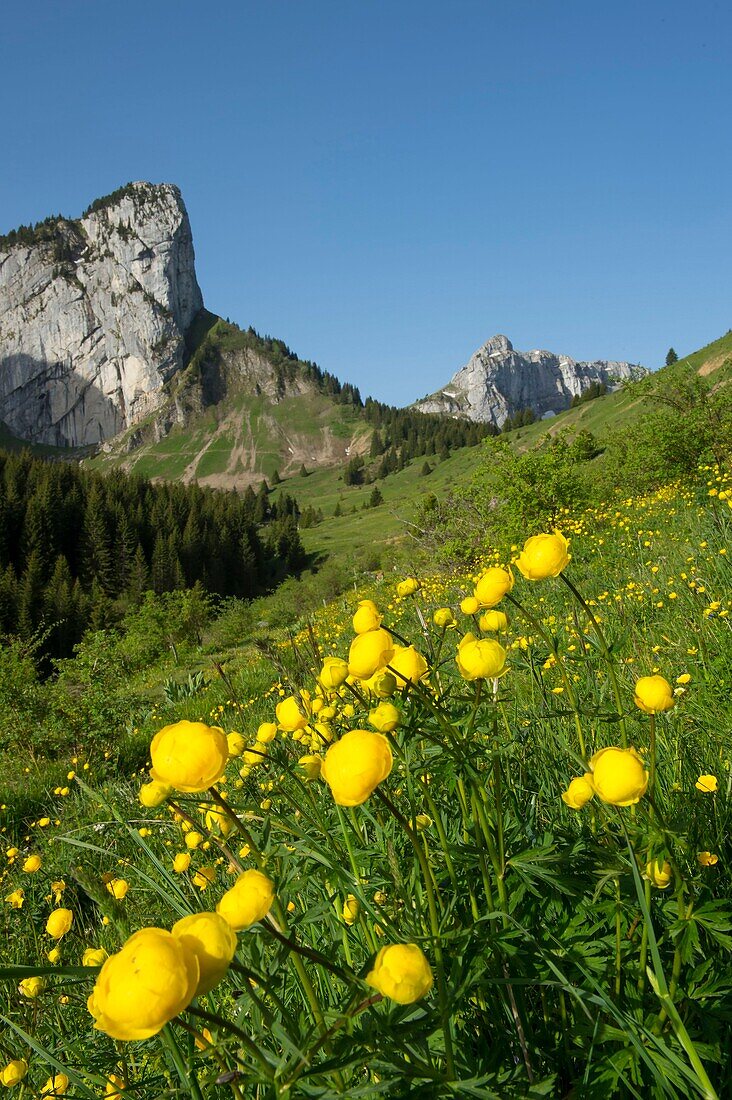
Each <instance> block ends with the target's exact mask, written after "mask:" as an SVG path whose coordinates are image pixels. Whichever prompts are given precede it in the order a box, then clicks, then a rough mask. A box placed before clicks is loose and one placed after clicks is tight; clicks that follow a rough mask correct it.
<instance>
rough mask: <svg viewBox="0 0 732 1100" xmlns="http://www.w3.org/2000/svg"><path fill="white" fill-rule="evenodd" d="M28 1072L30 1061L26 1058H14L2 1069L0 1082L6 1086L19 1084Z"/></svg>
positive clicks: (10, 1086)
mask: <svg viewBox="0 0 732 1100" xmlns="http://www.w3.org/2000/svg"><path fill="white" fill-rule="evenodd" d="M27 1072H28V1063H27V1062H26V1060H25V1058H13V1060H12V1061H11V1062H8V1063H7V1065H5V1066H3V1068H2V1069H0V1084H2V1085H5V1087H6V1088H12V1087H13V1085H19V1084H20V1082H21V1081H22V1080H23V1078H24V1077H25V1075H26V1073H27Z"/></svg>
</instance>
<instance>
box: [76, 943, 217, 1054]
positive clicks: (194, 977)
mask: <svg viewBox="0 0 732 1100" xmlns="http://www.w3.org/2000/svg"><path fill="white" fill-rule="evenodd" d="M198 978H199V967H198V959H197V957H196V955H195V954H194V953H193V952H192V951H191V950H190V949H189V948H188V947H186V945H185V944H184V943H183V942H182V941H181V940H179V939H178V938H177V937H176V936H174V935H173V934H172V933H171V932H166V931H164V930H163V929H162V928H142V929H140V931H139V932H135V933H134V935H132V936H130V938H129V939H128V940H127V942H126V943H125V944H124V945H123V947H122V948H121V950H119V951H118V952H117V954H116V955H111V956H110V957H109V958H108V959H107V961H106V962H105V964H104V966H103V967H102V969H101V970H100V972H99V974H98V976H97V980H96V984H95V985H94V989H93V990H92V993H91V996H90V997H89V1000H88V1002H87V1007H88V1009H89V1012H90V1013H91V1015H92V1016H93V1017H94V1027H95V1028H96V1029H97V1030H98V1031H103V1032H105V1033H106V1034H107V1035H110V1036H111V1037H112V1038H113V1039H122V1040H126V1041H132V1040H137V1039H149V1038H150V1036H151V1035H156V1034H157V1033H158V1032H159V1031H160V1030H161V1028H163V1027H164V1026H165V1024H167V1023H168V1022H169V1021H170V1020H172V1019H173V1017H175V1016H177V1015H178V1013H180V1012H182V1011H183V1009H184V1008H187V1006H188V1005H189V1004H190V1002H191V1001H192V1000H193V998H194V996H195V995H196V989H197V987H198Z"/></svg>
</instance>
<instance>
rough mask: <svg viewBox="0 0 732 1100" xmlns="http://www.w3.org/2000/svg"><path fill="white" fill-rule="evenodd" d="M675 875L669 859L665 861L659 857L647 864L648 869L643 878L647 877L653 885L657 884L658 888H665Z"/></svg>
mask: <svg viewBox="0 0 732 1100" xmlns="http://www.w3.org/2000/svg"><path fill="white" fill-rule="evenodd" d="M673 877H674V876H673V871H672V870H671V864H670V863H669V861H668V860H667V859H665V860H664V861H663V863H661V862H660V860H658V859H656V860H651V861H650V862H649V863H647V864H646V869H645V872H644V874H643V878H647V879H648V881H649V882H650V883H651V885H653V886H655V887H656V888H657V889H658V890H665V889H666V887H667V886H668V885H669V883H670V882H671V879H672V878H673Z"/></svg>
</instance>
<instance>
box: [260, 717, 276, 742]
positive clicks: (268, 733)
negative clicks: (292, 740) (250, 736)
mask: <svg viewBox="0 0 732 1100" xmlns="http://www.w3.org/2000/svg"><path fill="white" fill-rule="evenodd" d="M276 736H277V723H276V722H262V723H261V724H260V725H259V726H258V727H257V741H259V743H260V745H268V744H269V743H270V741H274V739H275V737H276Z"/></svg>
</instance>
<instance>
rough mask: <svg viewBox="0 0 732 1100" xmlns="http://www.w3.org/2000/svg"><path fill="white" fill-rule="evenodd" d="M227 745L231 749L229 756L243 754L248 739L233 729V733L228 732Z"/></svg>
mask: <svg viewBox="0 0 732 1100" xmlns="http://www.w3.org/2000/svg"><path fill="white" fill-rule="evenodd" d="M226 745H227V747H228V749H229V756H234V757H236V756H241V754H242V753H243V752H244V746H245V745H246V740H245V738H244V737H242V735H241V734H240V733H237V731H236V730H232V731H231V733H227V735H226Z"/></svg>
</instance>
